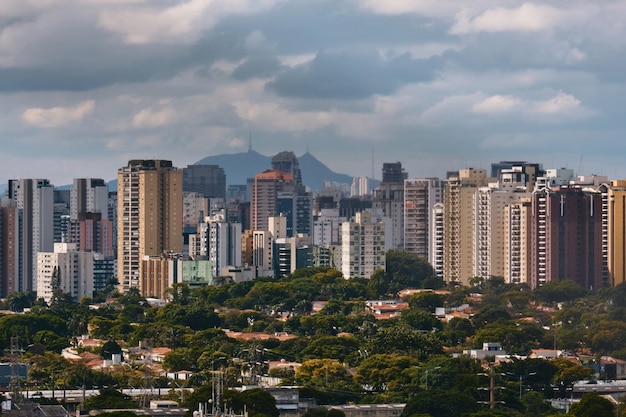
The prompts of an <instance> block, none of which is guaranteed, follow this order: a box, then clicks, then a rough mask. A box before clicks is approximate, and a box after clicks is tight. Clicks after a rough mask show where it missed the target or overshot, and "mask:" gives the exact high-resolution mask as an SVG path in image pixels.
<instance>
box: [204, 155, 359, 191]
mask: <svg viewBox="0 0 626 417" xmlns="http://www.w3.org/2000/svg"><path fill="white" fill-rule="evenodd" d="M195 165H218V166H220V167H222V168H223V169H224V172H225V173H226V183H227V184H229V185H231V184H246V182H247V180H248V178H254V176H255V175H256V174H258V173H260V172H263V171H265V170H266V169H270V168H271V167H272V157H271V156H265V155H262V154H260V153H258V152H257V151H255V150H252V149H250V150H248V151H247V152H240V153H233V154H221V155H215V156H207V157H206V158H202V159H201V160H199V161H198V162H196V163H195ZM298 165H299V166H300V171H302V182H303V183H304V185H306V186H308V187H309V188H310V189H311V191H316V190H319V189H321V188H322V187H323V186H324V181H336V182H339V183H346V184H351V183H352V176H350V175H346V174H338V173H336V172H334V171H332V170H331V169H330V168H328V167H327V166H326V165H324V164H323V163H322V162H321V161H320V160H319V159H317V158H316V157H315V156H313V155H312V154H311V153H310V152H306V153H305V154H304V155H302V156H299V157H298Z"/></svg>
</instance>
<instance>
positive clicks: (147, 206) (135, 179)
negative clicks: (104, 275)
mask: <svg viewBox="0 0 626 417" xmlns="http://www.w3.org/2000/svg"><path fill="white" fill-rule="evenodd" d="M117 178H118V203H117V211H118V215H117V219H118V220H117V222H118V232H117V254H118V256H117V259H118V282H119V289H120V292H127V291H128V290H130V289H131V288H138V289H139V291H140V293H143V292H142V288H141V285H140V284H141V279H140V277H141V273H142V271H141V270H142V260H143V259H144V257H146V256H159V255H161V254H163V253H180V252H182V246H183V173H182V171H181V170H179V169H178V168H175V167H173V166H172V162H171V161H166V160H131V161H129V162H128V166H126V167H123V168H121V169H119V170H118V176H117Z"/></svg>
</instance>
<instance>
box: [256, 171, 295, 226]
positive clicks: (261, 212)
mask: <svg viewBox="0 0 626 417" xmlns="http://www.w3.org/2000/svg"><path fill="white" fill-rule="evenodd" d="M293 184H294V182H293V175H292V174H290V173H288V172H283V171H277V170H273V169H268V170H267V171H264V172H262V173H260V174H257V175H256V176H255V177H254V186H253V191H252V228H253V230H267V227H268V220H267V219H268V218H269V217H270V216H276V215H278V214H280V213H278V209H277V203H278V196H279V194H280V193H282V192H285V191H287V190H292V189H293Z"/></svg>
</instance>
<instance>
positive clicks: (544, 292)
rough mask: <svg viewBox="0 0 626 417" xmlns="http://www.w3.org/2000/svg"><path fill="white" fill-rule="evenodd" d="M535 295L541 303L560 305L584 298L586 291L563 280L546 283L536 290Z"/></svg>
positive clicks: (571, 282) (573, 283)
mask: <svg viewBox="0 0 626 417" xmlns="http://www.w3.org/2000/svg"><path fill="white" fill-rule="evenodd" d="M534 294H535V296H536V297H537V299H538V300H539V301H543V302H545V303H558V302H563V301H572V300H575V299H576V298H580V297H583V296H584V295H585V294H586V290H585V289H584V288H582V287H581V286H580V285H578V284H576V283H575V282H574V281H568V280H563V281H550V282H546V283H545V284H543V285H542V286H541V287H538V288H537V289H535V291H534Z"/></svg>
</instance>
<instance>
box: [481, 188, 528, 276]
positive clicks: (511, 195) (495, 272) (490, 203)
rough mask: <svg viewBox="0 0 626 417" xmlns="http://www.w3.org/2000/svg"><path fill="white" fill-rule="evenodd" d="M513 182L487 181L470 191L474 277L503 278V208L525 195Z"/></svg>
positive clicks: (504, 241) (504, 242) (504, 249)
mask: <svg viewBox="0 0 626 417" xmlns="http://www.w3.org/2000/svg"><path fill="white" fill-rule="evenodd" d="M517 185H518V184H516V183H506V184H501V185H500V187H501V188H498V184H497V183H491V184H490V185H489V186H488V187H481V188H479V189H477V190H476V192H475V194H474V262H473V269H474V276H476V277H481V278H489V277H491V276H499V277H505V271H506V269H507V268H506V266H505V252H506V251H508V248H507V247H506V243H507V242H506V240H505V224H506V222H505V218H504V215H505V210H504V208H505V207H506V206H507V205H508V204H511V203H512V202H515V201H518V200H519V199H520V198H523V197H529V196H530V194H529V193H526V192H525V191H524V189H523V188H518V187H517Z"/></svg>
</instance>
